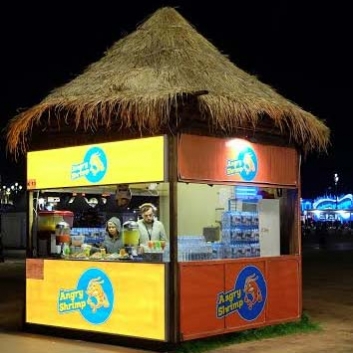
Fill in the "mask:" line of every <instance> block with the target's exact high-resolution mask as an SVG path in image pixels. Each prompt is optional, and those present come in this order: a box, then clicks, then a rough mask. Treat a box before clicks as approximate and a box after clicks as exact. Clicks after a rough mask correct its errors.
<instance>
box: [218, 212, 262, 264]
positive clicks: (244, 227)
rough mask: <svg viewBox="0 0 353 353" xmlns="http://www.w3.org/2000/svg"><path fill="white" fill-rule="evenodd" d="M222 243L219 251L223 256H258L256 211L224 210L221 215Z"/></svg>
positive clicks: (257, 219)
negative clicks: (221, 249)
mask: <svg viewBox="0 0 353 353" xmlns="http://www.w3.org/2000/svg"><path fill="white" fill-rule="evenodd" d="M222 243H223V246H224V248H225V250H224V251H223V252H221V255H223V256H224V257H223V258H232V259H235V258H241V257H257V256H260V242H259V218H258V213H257V212H240V211H227V212H224V213H223V215H222ZM214 246H217V245H216V244H215V245H214ZM218 246H219V245H218Z"/></svg>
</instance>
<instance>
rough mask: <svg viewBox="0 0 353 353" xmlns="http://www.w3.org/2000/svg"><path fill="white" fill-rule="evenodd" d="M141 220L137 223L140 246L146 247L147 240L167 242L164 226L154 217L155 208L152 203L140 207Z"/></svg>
mask: <svg viewBox="0 0 353 353" xmlns="http://www.w3.org/2000/svg"><path fill="white" fill-rule="evenodd" d="M139 209H140V215H141V219H139V220H138V221H137V224H138V229H139V233H140V244H141V245H147V244H148V241H149V240H164V241H166V242H167V241H168V237H167V235H166V233H165V229H164V225H163V223H162V222H161V221H158V220H157V219H156V216H155V212H156V211H157V208H156V207H155V206H154V205H153V204H152V203H144V204H142V205H141V206H140V207H139Z"/></svg>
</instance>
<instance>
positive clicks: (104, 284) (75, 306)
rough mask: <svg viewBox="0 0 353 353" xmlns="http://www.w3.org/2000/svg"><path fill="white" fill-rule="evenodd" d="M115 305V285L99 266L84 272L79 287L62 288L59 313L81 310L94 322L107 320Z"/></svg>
mask: <svg viewBox="0 0 353 353" xmlns="http://www.w3.org/2000/svg"><path fill="white" fill-rule="evenodd" d="M113 307H114V291H113V286H112V284H111V282H110V280H109V278H108V277H107V275H106V274H105V273H104V272H103V271H101V270H100V269H97V268H91V269H89V270H87V271H86V272H84V273H83V274H82V276H81V277H80V279H79V280H78V283H77V288H74V289H61V290H60V292H59V298H58V311H59V313H62V314H64V313H73V312H76V311H79V312H80V313H81V315H82V316H83V317H84V319H85V320H87V321H88V322H90V323H92V324H101V323H103V322H105V321H107V319H108V318H109V316H110V314H111V313H112V310H113Z"/></svg>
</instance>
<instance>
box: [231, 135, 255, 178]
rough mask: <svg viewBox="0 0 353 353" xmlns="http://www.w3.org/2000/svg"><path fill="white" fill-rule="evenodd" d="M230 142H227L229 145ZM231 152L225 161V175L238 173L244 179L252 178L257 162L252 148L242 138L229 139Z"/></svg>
mask: <svg viewBox="0 0 353 353" xmlns="http://www.w3.org/2000/svg"><path fill="white" fill-rule="evenodd" d="M229 144H230V143H227V145H229ZM229 153H231V154H234V157H233V158H228V159H227V162H226V175H235V174H238V175H239V176H240V178H241V179H243V180H245V181H251V180H253V179H254V178H255V177H256V175H257V170H258V162H257V156H256V153H255V151H254V149H253V148H252V147H251V146H250V145H248V144H247V143H246V141H244V140H239V139H234V140H232V141H231V152H229Z"/></svg>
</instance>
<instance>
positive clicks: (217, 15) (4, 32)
mask: <svg viewBox="0 0 353 353" xmlns="http://www.w3.org/2000/svg"><path fill="white" fill-rule="evenodd" d="M195 2H196V1H195ZM33 3H34V2H33V1H12V2H11V3H7V4H6V6H5V4H3V5H1V6H0V36H1V42H0V43H1V44H0V45H1V57H2V60H1V62H2V64H1V67H2V75H1V85H0V86H1V92H0V93H1V104H0V122H1V126H5V125H6V123H7V121H8V119H9V118H12V117H13V116H14V115H16V112H17V111H18V109H24V108H29V107H31V106H33V105H35V104H37V103H39V101H40V100H41V99H43V98H44V97H46V96H47V95H48V94H49V93H50V91H51V90H52V89H54V88H56V87H58V86H60V85H62V84H64V83H66V82H68V81H70V80H71V79H72V78H74V77H75V76H77V75H79V74H80V73H81V72H82V71H83V70H84V69H85V68H86V67H87V66H88V65H89V64H91V63H92V62H94V61H97V60H99V59H100V58H101V57H102V55H103V53H104V51H105V50H106V49H108V48H109V47H110V46H111V45H112V44H113V43H114V42H115V41H117V40H119V39H120V38H121V37H122V36H125V35H126V34H127V33H130V32H132V31H133V30H135V28H136V26H137V25H138V24H139V23H140V22H142V21H143V20H144V19H146V17H147V16H149V15H150V14H152V13H153V12H155V11H156V10H157V9H158V8H159V7H162V6H173V7H177V8H178V11H179V12H180V13H181V15H182V16H184V17H185V18H186V19H187V20H189V21H190V22H191V23H192V24H193V26H194V27H195V28H196V30H198V32H199V33H200V34H202V35H203V36H204V37H205V38H207V39H208V40H209V41H211V42H212V43H213V44H214V45H215V46H216V47H217V48H218V49H219V50H220V51H221V52H222V53H223V54H226V55H228V56H229V58H230V59H231V61H232V62H233V63H234V64H236V65H237V66H238V67H240V68H242V69H243V70H245V71H247V72H248V73H250V74H252V75H256V76H257V77H258V79H259V80H260V81H262V82H264V83H267V84H269V85H271V86H272V87H273V88H274V89H276V90H277V92H279V93H280V94H282V95H283V96H284V97H286V98H287V99H289V100H292V101H293V102H295V103H296V104H298V105H299V106H301V107H302V108H303V109H304V110H307V111H309V112H311V113H313V114H314V115H316V116H318V117H319V118H320V119H323V120H325V121H326V124H327V125H328V126H329V127H330V129H331V132H332V138H331V143H332V145H331V147H330V149H329V151H328V154H322V155H317V154H315V153H313V154H311V155H310V156H309V158H307V159H306V160H305V161H304V163H303V165H302V191H303V196H304V197H312V196H316V195H317V193H323V192H325V191H326V190H327V188H328V187H330V186H333V175H334V173H338V174H339V177H340V180H339V188H340V189H341V190H342V192H346V191H347V192H348V191H350V192H353V168H352V167H351V166H350V164H352V165H353V161H352V162H351V161H350V158H349V155H350V151H351V147H350V143H351V141H353V138H352V136H351V132H350V128H349V126H348V124H349V121H350V114H351V109H350V106H351V101H352V95H353V87H352V86H353V80H352V78H353V77H352V76H353V75H352V73H353V68H352V65H353V60H352V59H353V55H352V54H351V51H352V48H351V43H352V33H353V21H352V20H351V11H350V8H349V2H347V1H346V2H343V1H331V2H330V1H327V2H325V3H324V2H316V1H315V2H314V1H308V0H306V1H300V0H297V1H285V0H282V1H271V0H267V1H250V0H247V1H236V2H232V1H229V0H228V1H213V2H200V4H199V5H196V4H190V3H192V1H190V0H189V1H153V0H151V1H124V2H121V1H115V2H114V1H112V0H110V1H90V2H87V1H82V2H81V1H70V2H69V1H67V2H66V1H55V0H53V1H48V2H47V3H44V5H43V4H42V5H39V4H36V3H35V4H33ZM311 3H312V4H311ZM2 146H3V145H2ZM1 151H2V160H0V161H1V164H0V173H1V175H2V178H3V181H5V182H7V181H9V182H13V181H16V180H14V179H19V180H24V178H25V170H24V164H23V162H21V163H18V164H15V163H14V162H13V161H12V160H11V159H10V160H9V158H6V156H5V148H4V147H1Z"/></svg>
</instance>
